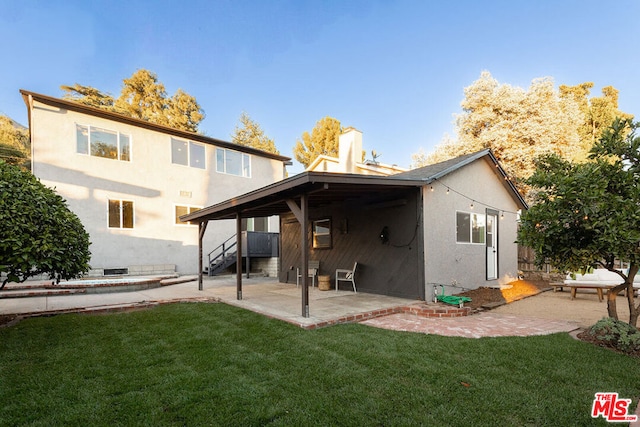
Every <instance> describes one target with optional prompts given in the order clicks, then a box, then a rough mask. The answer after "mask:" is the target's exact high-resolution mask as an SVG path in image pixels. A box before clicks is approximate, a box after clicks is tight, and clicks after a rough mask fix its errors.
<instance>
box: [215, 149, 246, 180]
mask: <svg viewBox="0 0 640 427" xmlns="http://www.w3.org/2000/svg"><path fill="white" fill-rule="evenodd" d="M219 152H222V153H223V161H222V165H223V170H220V168H219V167H218V166H219V165H218V153H219ZM228 152H233V153H238V154H240V159H241V160H240V173H239V174H235V173H231V172H228V171H227V153H228ZM216 172H218V173H223V174H226V175H233V176H240V177H243V178H251V155H250V154H247V153H243V152H241V151H237V150H230V149H228V148H219V147H216Z"/></svg>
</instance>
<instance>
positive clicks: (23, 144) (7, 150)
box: [0, 115, 30, 168]
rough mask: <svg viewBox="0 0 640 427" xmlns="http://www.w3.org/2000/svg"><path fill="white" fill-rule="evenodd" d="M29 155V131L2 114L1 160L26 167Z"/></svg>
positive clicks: (0, 120)
mask: <svg viewBox="0 0 640 427" xmlns="http://www.w3.org/2000/svg"><path fill="white" fill-rule="evenodd" d="M29 155H30V149H29V131H28V130H27V129H26V128H24V127H22V126H20V125H18V124H17V123H16V122H14V121H13V120H11V119H10V118H9V117H7V116H3V115H0V160H4V161H5V162H7V163H10V164H14V165H20V166H22V167H25V168H26V167H28V163H29Z"/></svg>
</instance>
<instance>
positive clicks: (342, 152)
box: [338, 127, 362, 173]
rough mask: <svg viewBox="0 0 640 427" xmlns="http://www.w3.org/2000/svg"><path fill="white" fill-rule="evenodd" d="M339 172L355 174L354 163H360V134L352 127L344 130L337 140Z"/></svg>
mask: <svg viewBox="0 0 640 427" xmlns="http://www.w3.org/2000/svg"><path fill="white" fill-rule="evenodd" d="M338 160H339V162H340V172H346V173H356V163H361V162H362V132H360V131H359V130H358V129H356V128H353V127H348V128H346V129H344V131H343V132H342V134H341V135H340V137H339V138H338Z"/></svg>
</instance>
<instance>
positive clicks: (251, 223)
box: [242, 216, 269, 231]
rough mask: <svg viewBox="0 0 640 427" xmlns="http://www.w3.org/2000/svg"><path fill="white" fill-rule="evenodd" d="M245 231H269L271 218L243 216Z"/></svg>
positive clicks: (243, 228)
mask: <svg viewBox="0 0 640 427" xmlns="http://www.w3.org/2000/svg"><path fill="white" fill-rule="evenodd" d="M242 230H243V231H269V218H267V217H264V216H263V217H258V218H243V219H242Z"/></svg>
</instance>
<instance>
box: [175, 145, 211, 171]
mask: <svg viewBox="0 0 640 427" xmlns="http://www.w3.org/2000/svg"><path fill="white" fill-rule="evenodd" d="M171 163H173V164H176V165H184V166H191V167H192V168H198V169H206V162H205V149H204V145H202V144H197V143H195V142H191V141H181V140H179V139H173V138H171Z"/></svg>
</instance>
